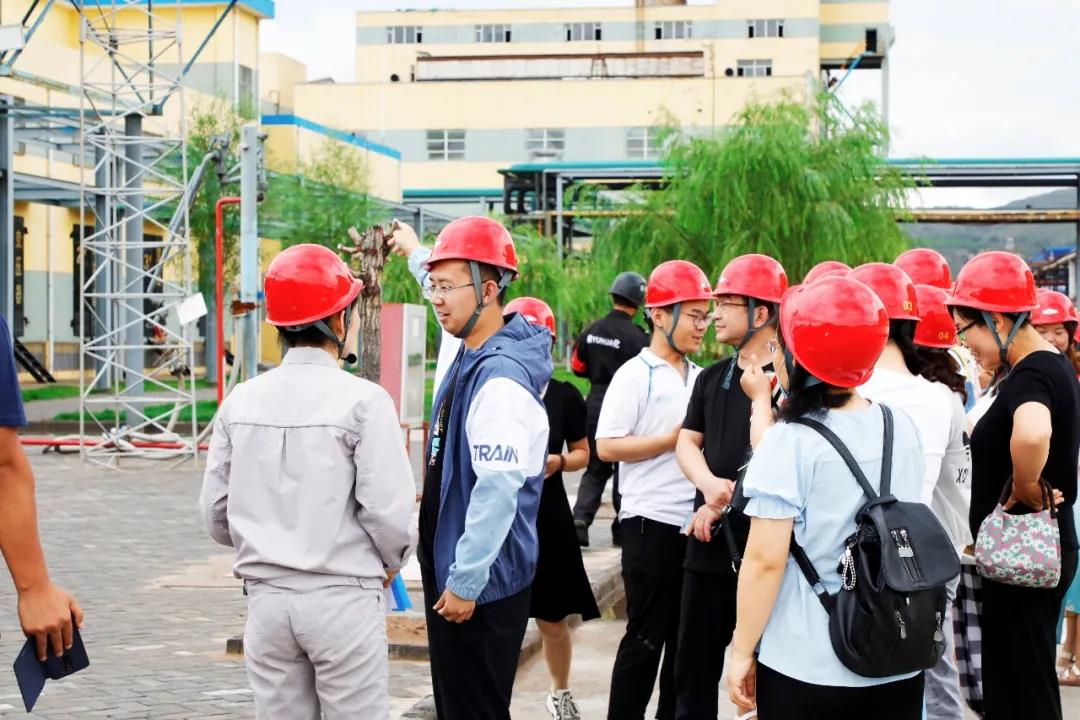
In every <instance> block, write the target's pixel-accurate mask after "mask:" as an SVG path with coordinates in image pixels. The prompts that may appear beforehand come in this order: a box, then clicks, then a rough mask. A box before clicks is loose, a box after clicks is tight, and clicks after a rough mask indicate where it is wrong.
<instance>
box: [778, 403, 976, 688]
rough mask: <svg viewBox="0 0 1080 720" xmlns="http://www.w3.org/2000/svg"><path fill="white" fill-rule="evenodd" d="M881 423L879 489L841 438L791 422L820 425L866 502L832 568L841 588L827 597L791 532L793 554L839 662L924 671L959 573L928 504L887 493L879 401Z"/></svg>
mask: <svg viewBox="0 0 1080 720" xmlns="http://www.w3.org/2000/svg"><path fill="white" fill-rule="evenodd" d="M880 407H881V414H882V417H883V421H884V426H885V433H884V435H885V441H884V451H883V454H882V459H881V493H880V495H879V494H878V493H875V492H874V489H873V487H871V486H870V483H869V482H868V481H867V479H866V475H864V474H863V472H862V468H860V467H859V464H858V463H857V462H856V461H855V458H853V457H852V456H851V452H850V451H848V449H847V447H845V446H844V443H843V442H842V441H841V440H840V438H838V437H837V436H836V434H835V433H834V432H833V431H832V430H830V429H829V428H828V427H826V426H825V425H823V424H822V423H820V422H818V421H817V420H811V419H808V418H799V419H798V420H795V421H794V422H797V423H799V424H800V425H806V426H807V427H810V428H812V429H814V430H815V431H817V432H818V433H819V434H820V435H821V436H822V437H824V438H825V439H826V440H828V441H829V444H830V445H832V446H833V447H834V448H836V451H837V452H838V453H840V457H842V458H843V459H844V462H845V463H846V464H847V466H848V469H849V470H851V473H852V475H854V476H855V479H856V480H857V481H858V483H859V486H860V487H861V488H862V491H863V493H864V494H865V495H866V497H867V498H868V502H867V503H866V504H865V505H863V506H862V508H860V509H859V511H858V512H857V513H856V514H855V522H856V523H857V528H856V530H855V533H854V534H853V535H852V536H851V537H849V538H848V539H847V541H846V542H845V546H846V548H845V551H844V554H843V557H842V558H841V560H840V564H839V567H838V568H837V572H839V573H840V578H841V582H842V587H841V590H840V592H839V593H837V594H836V595H830V594H829V592H828V591H827V590H826V589H825V586H824V584H823V583H822V582H821V577H820V576H819V575H818V573H817V571H816V570H815V569H814V566H813V564H812V563H811V562H810V558H809V557H807V555H806V551H805V550H803V548H802V547H801V546H800V545H799V544H798V543H797V542H795V537H794V535H792V538H791V554H792V555H793V556H794V557H795V561H796V563H798V565H799V568H800V569H801V570H802V572H803V575H804V576H805V577H806V580H807V582H809V583H810V587H811V588H812V589H813V590H814V592H815V593H816V594H817V596H818V600H820V601H821V604H822V605H823V606H824V607H825V611H826V612H827V613H828V614H829V636H830V638H831V639H832V646H833V650H834V651H835V652H836V655H837V657H838V658H840V662H842V663H843V664H844V666H845V667H847V668H848V669H849V670H851V671H852V672H854V673H856V674H858V675H861V676H863V677H870V678H882V677H889V676H892V675H902V674H905V673H911V672H916V671H919V670H927V669H929V668H932V667H933V666H934V665H936V664H937V662H938V660H940V659H941V656H942V654H943V653H944V652H945V633H947V632H951V631H952V630H951V628H946V627H942V623H943V622H944V618H945V603H946V586H947V585H948V584H949V582H950V581H952V580H953V579H955V578H956V577H957V576H958V575H959V574H960V561H959V559H958V558H957V557H956V551H955V550H954V549H953V545H952V542H951V541H950V540H949V536H948V534H946V532H945V529H944V528H943V527H942V526H941V523H940V522H939V521H938V519H937V518H936V517H935V516H934V514H933V512H931V510H930V508H929V507H927V506H926V505H924V504H922V503H920V502H901V501H900V500H897V499H896V497H895V496H893V495H892V494H891V493H890V489H891V487H890V483H891V480H892V451H893V416H892V412H891V411H890V410H889V408H888V407H886V406H885V405H881V406H880Z"/></svg>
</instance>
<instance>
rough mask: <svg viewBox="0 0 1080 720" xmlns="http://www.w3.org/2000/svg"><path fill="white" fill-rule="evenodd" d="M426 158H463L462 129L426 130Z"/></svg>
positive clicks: (463, 137)
mask: <svg viewBox="0 0 1080 720" xmlns="http://www.w3.org/2000/svg"><path fill="white" fill-rule="evenodd" d="M427 156H428V160H464V159H465V131H464V130H428V131H427Z"/></svg>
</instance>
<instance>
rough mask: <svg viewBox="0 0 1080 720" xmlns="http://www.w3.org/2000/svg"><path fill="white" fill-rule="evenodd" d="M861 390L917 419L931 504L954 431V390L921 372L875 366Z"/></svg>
mask: <svg viewBox="0 0 1080 720" xmlns="http://www.w3.org/2000/svg"><path fill="white" fill-rule="evenodd" d="M859 394H860V395H862V396H863V397H864V398H866V399H867V400H872V401H874V402H876V403H881V404H882V405H888V406H889V407H890V408H892V409H893V410H902V411H903V412H905V413H907V414H908V416H909V417H910V418H911V419H912V420H913V421H914V422H915V427H916V428H917V429H918V431H919V439H920V440H921V441H922V449H923V488H922V495H921V497H922V501H923V502H924V503H926V504H927V505H929V504H930V501H931V498H932V496H933V494H934V487H935V486H936V485H937V484H938V479H939V478H940V475H941V460H942V458H944V457H945V450H946V448H947V447H948V445H949V436H950V435H951V434H952V417H953V394H952V391H951V390H949V388H947V387H946V386H944V385H942V384H941V383H935V382H930V381H929V380H927V379H926V378H924V377H922V376H919V375H906V374H903V373H898V372H896V371H895V370H887V369H885V368H875V369H874V374H873V375H871V376H870V379H869V380H867V381H866V384H865V385H862V386H861V387H859Z"/></svg>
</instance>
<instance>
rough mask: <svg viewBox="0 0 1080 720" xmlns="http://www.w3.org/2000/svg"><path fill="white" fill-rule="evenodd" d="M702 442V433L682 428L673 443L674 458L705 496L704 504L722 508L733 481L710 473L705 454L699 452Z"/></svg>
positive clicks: (733, 487)
mask: <svg viewBox="0 0 1080 720" xmlns="http://www.w3.org/2000/svg"><path fill="white" fill-rule="evenodd" d="M704 444H705V436H704V435H703V434H702V433H699V432H697V431H695V430H687V429H685V428H683V429H682V430H681V431H680V432H679V439H678V441H677V442H676V444H675V458H676V460H678V462H679V468H681V469H682V471H683V474H684V475H686V477H687V479H688V480H690V482H691V483H693V484H694V487H696V488H697V489H698V490H700V491H701V494H702V495H704V496H705V504H706V505H708V506H710V507H712V508H713V509H714V510H723V509H724V506H726V505H727V504H728V503H729V502H731V494H732V492H734V489H735V483H734V481H732V480H729V479H727V478H721V477H717V476H716V475H713V474H712V471H710V470H709V465H708V463H706V462H705V456H704V455H702V454H701V448H702V447H703V446H704Z"/></svg>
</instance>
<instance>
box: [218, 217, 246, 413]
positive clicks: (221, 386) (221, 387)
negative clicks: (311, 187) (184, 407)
mask: <svg viewBox="0 0 1080 720" xmlns="http://www.w3.org/2000/svg"><path fill="white" fill-rule="evenodd" d="M239 204H240V198H238V197H223V198H218V201H217V202H216V203H214V265H215V268H214V270H215V278H214V302H215V304H216V305H217V307H216V308H215V312H216V314H217V402H218V407H221V402H222V400H224V399H225V277H224V269H223V266H224V264H225V250H224V242H225V241H224V235H225V228H224V209H225V206H226V205H239Z"/></svg>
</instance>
